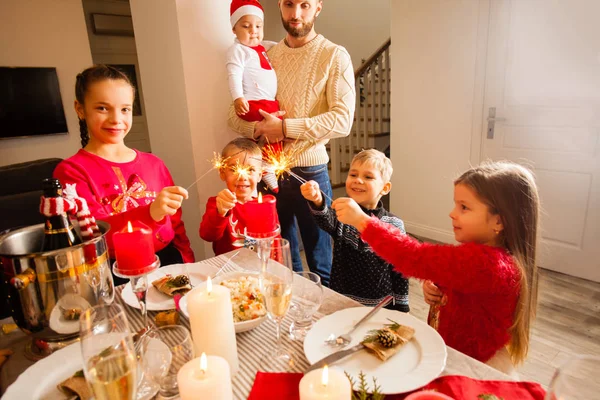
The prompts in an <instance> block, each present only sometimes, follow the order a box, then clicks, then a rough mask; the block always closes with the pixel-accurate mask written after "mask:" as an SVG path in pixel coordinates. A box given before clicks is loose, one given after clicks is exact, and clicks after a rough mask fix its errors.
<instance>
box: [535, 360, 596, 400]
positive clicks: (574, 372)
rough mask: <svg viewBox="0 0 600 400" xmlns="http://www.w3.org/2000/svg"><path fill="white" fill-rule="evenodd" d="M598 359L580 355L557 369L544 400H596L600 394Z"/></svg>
mask: <svg viewBox="0 0 600 400" xmlns="http://www.w3.org/2000/svg"><path fill="white" fill-rule="evenodd" d="M599 370H600V357H597V356H591V355H581V356H576V357H573V358H570V359H569V360H567V361H566V362H565V363H564V364H562V365H561V366H560V367H558V368H557V370H556V372H555V373H554V376H553V377H552V381H551V382H550V387H549V388H548V391H547V392H546V397H545V399H546V400H558V399H561V400H582V399H596V398H598V393H600V383H599V382H598V379H597V378H598V371H599Z"/></svg>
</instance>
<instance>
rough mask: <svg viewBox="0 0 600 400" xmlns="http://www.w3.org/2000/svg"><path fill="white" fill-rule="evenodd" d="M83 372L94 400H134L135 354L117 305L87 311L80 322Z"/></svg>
mask: <svg viewBox="0 0 600 400" xmlns="http://www.w3.org/2000/svg"><path fill="white" fill-rule="evenodd" d="M79 332H80V338H81V353H82V356H83V357H82V358H83V371H84V373H85V377H86V379H87V381H88V383H89V385H90V387H91V389H92V392H93V393H94V398H95V399H96V400H109V399H110V400H133V399H135V398H136V391H137V368H136V367H137V366H136V354H135V349H134V345H133V339H132V336H131V331H130V330H129V323H128V322H127V317H126V316H125V312H124V311H123V308H122V307H121V306H119V305H118V304H113V305H106V304H104V305H98V306H95V307H91V308H88V309H87V310H86V311H85V312H84V313H83V314H82V315H81V317H80V319H79Z"/></svg>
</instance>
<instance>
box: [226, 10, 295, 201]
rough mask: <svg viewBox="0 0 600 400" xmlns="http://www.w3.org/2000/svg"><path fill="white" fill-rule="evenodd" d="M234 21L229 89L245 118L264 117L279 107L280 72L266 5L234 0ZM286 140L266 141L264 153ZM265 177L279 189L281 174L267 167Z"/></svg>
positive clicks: (272, 187) (276, 148) (230, 52)
mask: <svg viewBox="0 0 600 400" xmlns="http://www.w3.org/2000/svg"><path fill="white" fill-rule="evenodd" d="M230 21H231V28H232V30H233V33H234V34H235V36H236V39H235V40H234V43H233V45H232V46H231V47H230V48H229V50H228V52H227V73H228V76H229V91H230V93H231V98H232V99H233V104H234V107H235V112H236V113H237V115H238V116H239V117H240V118H242V119H243V120H245V121H249V122H252V121H260V120H262V119H263V117H262V115H260V113H259V112H258V111H259V110H263V111H265V112H268V113H273V112H276V111H279V103H278V102H277V100H275V95H276V94H277V76H276V75H275V71H274V70H273V67H272V66H271V62H270V61H269V57H268V56H267V50H268V49H270V48H271V47H273V46H274V45H275V44H276V43H275V42H268V41H264V42H263V37H264V32H263V21H264V12H263V8H262V6H261V5H260V3H259V2H258V1H257V0H233V1H232V2H231V9H230ZM282 146H283V142H279V143H265V144H264V145H263V156H264V155H265V154H266V153H268V152H278V151H281V150H282ZM264 170H266V171H267V172H265V173H264V174H263V181H264V182H265V183H266V184H267V186H268V187H269V189H271V190H272V191H273V192H275V193H277V192H278V191H279V188H278V185H277V177H276V176H275V174H274V173H273V172H269V171H268V170H269V168H268V166H267V167H266V168H264Z"/></svg>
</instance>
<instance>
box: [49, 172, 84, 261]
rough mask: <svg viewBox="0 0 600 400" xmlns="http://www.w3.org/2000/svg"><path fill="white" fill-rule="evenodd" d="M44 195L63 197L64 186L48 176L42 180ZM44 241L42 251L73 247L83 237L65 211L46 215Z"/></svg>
mask: <svg viewBox="0 0 600 400" xmlns="http://www.w3.org/2000/svg"><path fill="white" fill-rule="evenodd" d="M42 186H43V190H44V197H46V198H50V201H52V198H59V197H62V186H61V184H60V182H59V180H58V179H54V178H48V179H44V180H43V181H42ZM44 218H45V219H46V221H45V223H44V243H43V245H42V251H52V250H58V249H62V248H65V247H71V246H74V245H77V244H79V243H81V239H80V238H79V236H78V235H77V233H76V232H75V230H74V228H73V224H71V220H69V217H68V216H67V214H66V213H65V212H63V213H61V214H58V215H55V216H51V217H49V216H44Z"/></svg>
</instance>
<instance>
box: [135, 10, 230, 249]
mask: <svg viewBox="0 0 600 400" xmlns="http://www.w3.org/2000/svg"><path fill="white" fill-rule="evenodd" d="M130 3H131V12H132V16H133V25H134V30H135V37H136V44H137V49H138V59H139V64H140V74H141V80H142V83H143V85H144V93H145V100H146V111H147V114H148V129H149V133H150V142H151V144H152V150H153V152H154V153H155V154H156V155H158V156H159V157H160V158H161V159H162V160H163V161H164V162H165V163H166V165H167V166H168V167H169V170H170V171H171V173H172V175H173V178H174V180H175V183H176V184H177V185H181V186H183V187H187V186H189V185H190V184H191V183H192V182H194V181H195V180H196V179H197V177H200V176H201V175H202V174H204V173H205V172H206V171H207V170H209V169H210V168H211V164H210V163H209V162H208V160H210V159H211V158H212V154H213V152H214V151H216V152H220V151H221V149H222V148H223V147H224V145H225V144H226V143H227V142H228V141H230V140H231V139H233V138H235V137H236V135H235V134H234V133H233V132H230V131H229V130H228V128H227V111H228V107H229V104H230V102H231V99H230V98H229V91H228V90H227V74H226V70H225V54H226V51H227V48H228V47H229V45H230V44H231V35H230V33H231V29H230V28H229V26H228V21H229V18H228V16H229V2H204V1H202V2H199V1H197V0H177V1H175V0H131V1H130ZM157 21H160V24H158V23H157ZM223 187H224V186H223V183H222V182H221V181H220V179H219V177H218V174H217V172H216V171H214V172H212V173H209V174H208V175H207V176H206V177H204V178H203V179H202V180H200V181H199V182H198V184H197V185H196V186H194V187H193V188H192V189H190V200H188V201H186V202H185V203H184V206H183V216H184V222H185V224H186V230H187V233H188V237H189V238H190V240H191V241H192V247H193V249H194V252H195V254H196V259H198V260H200V259H203V258H205V257H209V256H211V255H212V249H211V246H210V243H204V242H203V241H202V240H201V239H200V238H199V235H198V228H199V226H200V220H201V216H202V214H203V213H204V209H205V205H206V201H207V199H208V197H209V196H215V195H216V194H217V192H218V191H219V190H221V189H223Z"/></svg>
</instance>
